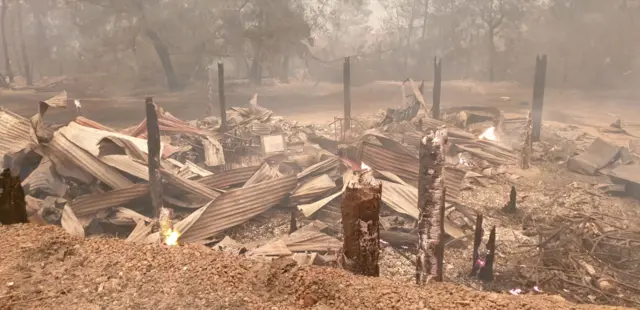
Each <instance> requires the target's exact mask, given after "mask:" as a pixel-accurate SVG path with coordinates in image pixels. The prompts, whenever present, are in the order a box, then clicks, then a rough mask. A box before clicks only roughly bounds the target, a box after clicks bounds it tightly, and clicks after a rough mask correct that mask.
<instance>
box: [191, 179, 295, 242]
mask: <svg viewBox="0 0 640 310" xmlns="http://www.w3.org/2000/svg"><path fill="white" fill-rule="evenodd" d="M296 183H297V181H296V178H295V176H286V177H281V178H278V179H275V180H270V181H265V182H262V183H258V184H255V185H252V186H249V187H244V188H238V189H232V190H229V191H227V192H225V193H224V194H222V195H221V196H220V197H218V198H217V199H215V200H214V201H212V202H211V203H210V204H208V205H207V206H205V207H203V208H205V209H204V211H202V214H201V215H200V216H199V217H198V219H197V220H195V221H194V222H193V224H192V225H191V226H190V227H189V228H188V229H187V230H186V231H184V232H183V234H182V236H181V237H180V240H181V241H183V242H202V241H204V240H205V239H207V238H210V237H213V236H215V235H216V234H218V233H220V232H222V231H223V230H225V229H227V228H230V227H233V226H236V225H238V224H241V223H243V222H245V221H247V220H249V219H251V218H252V217H254V216H256V215H258V214H260V213H262V212H264V211H266V210H268V209H270V208H271V207H273V206H275V205H276V204H278V203H279V202H280V201H281V200H282V198H284V197H285V195H286V194H287V193H290V192H291V191H293V189H295V187H296ZM198 211H199V210H198Z"/></svg>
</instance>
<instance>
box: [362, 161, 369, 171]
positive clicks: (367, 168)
mask: <svg viewBox="0 0 640 310" xmlns="http://www.w3.org/2000/svg"><path fill="white" fill-rule="evenodd" d="M360 170H371V167H369V165H367V164H365V163H364V162H360Z"/></svg>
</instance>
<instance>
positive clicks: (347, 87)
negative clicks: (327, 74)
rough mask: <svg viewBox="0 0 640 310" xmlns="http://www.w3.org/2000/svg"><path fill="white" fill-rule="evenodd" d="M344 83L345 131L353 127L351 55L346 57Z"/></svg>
mask: <svg viewBox="0 0 640 310" xmlns="http://www.w3.org/2000/svg"><path fill="white" fill-rule="evenodd" d="M342 85H343V87H344V123H343V124H344V127H343V130H342V131H343V132H346V131H348V130H350V129H351V57H348V56H347V57H345V58H344V67H343V70H342Z"/></svg>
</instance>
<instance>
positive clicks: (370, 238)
mask: <svg viewBox="0 0 640 310" xmlns="http://www.w3.org/2000/svg"><path fill="white" fill-rule="evenodd" d="M354 173H355V174H357V176H356V179H355V180H354V181H351V182H350V183H349V184H348V185H347V188H346V189H345V192H344V194H343V196H342V206H341V209H342V228H343V231H344V245H343V248H342V255H341V256H340V257H339V259H340V262H341V264H342V266H343V267H344V268H345V269H346V270H349V271H351V272H353V273H355V274H359V275H364V276H372V277H378V276H380V268H379V266H378V258H379V255H380V218H379V217H380V201H381V198H382V183H380V182H379V181H377V180H375V179H374V178H373V172H372V171H371V170H368V169H367V170H362V171H357V172H354Z"/></svg>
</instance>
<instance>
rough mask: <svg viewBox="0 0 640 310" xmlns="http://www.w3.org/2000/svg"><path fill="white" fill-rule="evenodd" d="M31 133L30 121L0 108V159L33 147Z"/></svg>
mask: <svg viewBox="0 0 640 310" xmlns="http://www.w3.org/2000/svg"><path fill="white" fill-rule="evenodd" d="M31 131H32V129H31V123H30V122H29V120H28V119H26V118H24V117H22V116H20V115H18V114H14V113H13V112H11V111H9V110H5V109H3V108H1V107H0V158H1V157H2V156H4V155H5V154H8V153H15V152H19V151H21V150H24V149H26V148H28V147H29V146H30V145H32V144H33V143H34V140H33V139H32V138H31Z"/></svg>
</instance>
